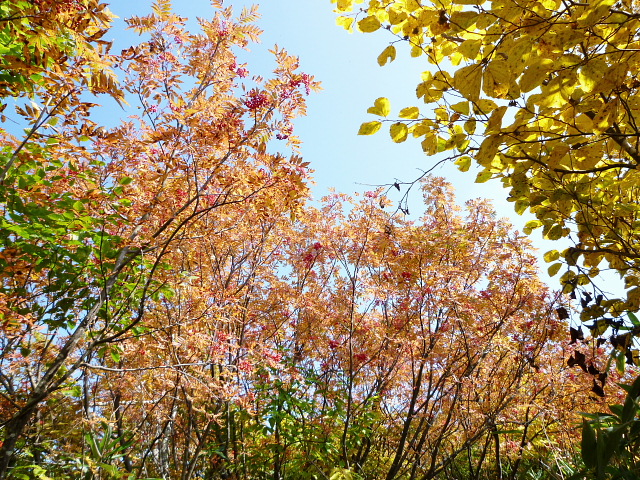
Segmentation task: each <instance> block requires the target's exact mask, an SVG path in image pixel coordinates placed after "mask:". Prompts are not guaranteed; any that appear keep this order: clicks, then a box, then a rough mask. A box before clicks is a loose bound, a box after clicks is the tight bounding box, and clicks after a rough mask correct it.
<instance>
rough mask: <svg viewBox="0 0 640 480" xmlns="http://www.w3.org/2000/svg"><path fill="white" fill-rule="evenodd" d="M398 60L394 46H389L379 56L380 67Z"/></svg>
mask: <svg viewBox="0 0 640 480" xmlns="http://www.w3.org/2000/svg"><path fill="white" fill-rule="evenodd" d="M395 59H396V47H394V46H393V45H389V46H388V47H387V48H385V49H384V50H383V51H382V53H381V54H380V55H378V65H380V66H381V67H382V66H384V65H386V64H387V61H388V62H389V63H391V62H393V61H394V60H395Z"/></svg>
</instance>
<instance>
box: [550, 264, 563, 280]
mask: <svg viewBox="0 0 640 480" xmlns="http://www.w3.org/2000/svg"><path fill="white" fill-rule="evenodd" d="M561 267H562V264H561V263H554V264H553V265H551V266H550V267H549V268H548V269H547V273H548V274H549V276H550V277H553V276H554V275H557V273H558V272H559V271H560V268H561Z"/></svg>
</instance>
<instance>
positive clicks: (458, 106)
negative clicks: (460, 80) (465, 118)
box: [451, 102, 469, 115]
mask: <svg viewBox="0 0 640 480" xmlns="http://www.w3.org/2000/svg"><path fill="white" fill-rule="evenodd" d="M451 110H453V111H454V112H458V113H460V114H462V115H469V102H458V103H454V104H453V105H451Z"/></svg>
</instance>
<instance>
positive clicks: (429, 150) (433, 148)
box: [421, 133, 438, 155]
mask: <svg viewBox="0 0 640 480" xmlns="http://www.w3.org/2000/svg"><path fill="white" fill-rule="evenodd" d="M421 145H422V151H423V152H424V153H426V154H427V155H435V154H436V153H437V152H438V136H437V135H436V134H435V133H428V134H427V136H426V137H425V139H424V140H423V141H422V144H421Z"/></svg>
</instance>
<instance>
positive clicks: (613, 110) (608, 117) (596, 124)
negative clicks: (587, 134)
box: [593, 100, 618, 135]
mask: <svg viewBox="0 0 640 480" xmlns="http://www.w3.org/2000/svg"><path fill="white" fill-rule="evenodd" d="M617 111H618V102H617V101H616V100H611V101H610V102H609V103H607V104H606V105H605V107H604V108H602V109H600V111H599V112H598V114H597V115H596V116H595V117H594V119H593V133H595V134H598V135H599V134H601V133H602V132H604V131H605V130H607V128H609V126H610V125H611V124H613V123H615V121H616V116H617Z"/></svg>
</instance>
